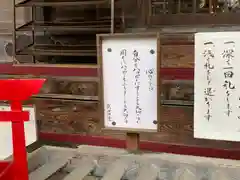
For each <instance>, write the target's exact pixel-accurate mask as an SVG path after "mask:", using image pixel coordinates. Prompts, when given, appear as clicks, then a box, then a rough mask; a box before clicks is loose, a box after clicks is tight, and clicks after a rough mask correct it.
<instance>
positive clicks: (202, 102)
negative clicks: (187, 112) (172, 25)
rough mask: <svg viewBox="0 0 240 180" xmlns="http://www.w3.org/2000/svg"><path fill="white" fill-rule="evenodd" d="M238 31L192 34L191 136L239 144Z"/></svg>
mask: <svg viewBox="0 0 240 180" xmlns="http://www.w3.org/2000/svg"><path fill="white" fill-rule="evenodd" d="M238 48H240V32H205V33H196V35H195V70H194V71H195V74H194V137H195V138H205V139H216V140H227V141H240V134H239V133H240V111H239V110H240V100H239V99H240V81H239V78H240V70H239V68H238V67H239V66H240V61H239V59H240V51H237V49H238Z"/></svg>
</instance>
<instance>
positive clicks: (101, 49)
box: [97, 33, 161, 137]
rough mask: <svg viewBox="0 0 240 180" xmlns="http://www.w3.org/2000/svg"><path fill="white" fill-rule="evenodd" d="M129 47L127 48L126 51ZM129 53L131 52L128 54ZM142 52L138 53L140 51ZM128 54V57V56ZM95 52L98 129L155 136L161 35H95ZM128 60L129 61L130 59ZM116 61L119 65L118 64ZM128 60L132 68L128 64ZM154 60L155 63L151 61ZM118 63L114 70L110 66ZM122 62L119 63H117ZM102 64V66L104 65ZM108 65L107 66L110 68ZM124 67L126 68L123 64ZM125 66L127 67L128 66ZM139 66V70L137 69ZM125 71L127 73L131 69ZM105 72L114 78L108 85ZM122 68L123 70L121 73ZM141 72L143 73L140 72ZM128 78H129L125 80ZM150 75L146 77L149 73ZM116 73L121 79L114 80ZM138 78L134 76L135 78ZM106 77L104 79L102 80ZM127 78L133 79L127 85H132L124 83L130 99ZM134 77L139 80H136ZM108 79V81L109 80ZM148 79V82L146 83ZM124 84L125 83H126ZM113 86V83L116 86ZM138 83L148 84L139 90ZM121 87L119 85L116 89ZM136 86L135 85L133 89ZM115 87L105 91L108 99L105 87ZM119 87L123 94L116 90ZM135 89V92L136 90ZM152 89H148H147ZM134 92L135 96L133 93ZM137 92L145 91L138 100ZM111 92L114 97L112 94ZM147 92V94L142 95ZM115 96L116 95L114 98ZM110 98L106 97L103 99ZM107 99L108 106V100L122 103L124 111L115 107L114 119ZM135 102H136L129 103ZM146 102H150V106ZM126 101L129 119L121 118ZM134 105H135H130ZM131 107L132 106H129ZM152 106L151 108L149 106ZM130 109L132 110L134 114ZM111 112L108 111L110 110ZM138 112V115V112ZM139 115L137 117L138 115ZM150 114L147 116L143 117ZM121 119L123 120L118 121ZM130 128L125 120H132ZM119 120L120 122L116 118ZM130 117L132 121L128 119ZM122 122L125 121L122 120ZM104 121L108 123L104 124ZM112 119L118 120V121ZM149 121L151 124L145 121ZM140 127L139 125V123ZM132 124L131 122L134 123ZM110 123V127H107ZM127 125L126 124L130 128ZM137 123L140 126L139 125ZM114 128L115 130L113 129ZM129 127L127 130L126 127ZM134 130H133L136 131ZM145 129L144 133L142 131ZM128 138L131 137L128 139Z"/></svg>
mask: <svg viewBox="0 0 240 180" xmlns="http://www.w3.org/2000/svg"><path fill="white" fill-rule="evenodd" d="M127 46H128V47H127ZM129 49H130V50H129ZM139 50H141V52H140V51H139ZM129 51H130V53H129ZM97 52H98V75H99V77H100V82H99V100H100V111H101V112H100V114H101V125H102V127H103V128H104V130H120V131H125V132H126V133H127V135H133V136H135V135H136V134H138V133H139V132H157V131H158V129H159V119H160V118H159V117H160V64H161V63H160V35H159V33H127V34H125V33H124V34H99V35H97ZM104 56H105V57H104ZM103 58H105V59H103ZM129 58H130V59H129ZM117 60H119V61H117ZM129 60H131V64H130V63H129V62H130V61H129ZM151 60H154V61H151ZM114 61H115V62H118V65H117V66H114V64H113V63H112V62H114ZM120 61H121V62H120ZM104 63H105V64H104ZM109 63H110V64H109ZM124 63H125V64H124ZM137 63H138V64H137ZM144 63H145V65H144ZM127 64H130V65H129V66H128V65H127ZM137 66H138V68H137ZM140 66H141V67H140ZM129 67H131V70H132V71H131V70H130V71H127V69H130V68H129ZM104 68H105V69H107V70H109V71H112V73H111V72H110V74H111V78H112V77H113V78H114V79H113V81H112V82H111V83H109V85H108V83H107V81H106V79H105V78H108V77H110V76H109V75H107V74H109V72H104ZM124 68H126V69H125V70H124ZM143 69H144V70H143ZM124 72H125V75H126V74H127V75H128V76H127V77H126V76H125V77H124ZM148 72H149V73H148ZM113 73H114V74H115V73H121V75H120V76H121V78H122V79H119V78H120V76H114V74H113ZM136 73H138V75H139V76H137V74H136ZM104 77H105V78H104ZM128 77H130V78H132V79H131V81H130V82H133V81H132V80H134V82H133V83H129V82H128V83H125V85H126V84H127V86H128V87H129V86H130V88H129V89H130V90H131V93H132V95H129V94H131V93H129V94H128V97H127V98H126V96H127V95H126V94H127V88H126V87H125V86H124V79H125V80H126V79H127V80H128ZM136 77H138V78H139V77H141V78H139V79H137V78H136ZM111 78H110V79H109V78H108V81H110V80H111ZM149 78H150V79H151V80H149ZM127 80H126V81H127ZM115 82H116V83H115ZM140 83H147V84H146V85H144V86H142V87H143V88H141V86H140ZM151 83H152V84H151ZM119 84H120V85H119ZM136 84H137V85H136ZM110 85H111V87H115V89H114V88H108V89H107V92H108V95H106V94H105V91H106V88H105V87H106V86H107V87H110ZM118 86H121V87H122V90H123V92H122V93H118V91H119V92H121V91H120V90H119V89H120V87H118ZM137 86H138V88H137ZM150 86H151V87H150ZM133 89H134V92H133ZM139 89H141V92H143V91H144V93H142V94H144V95H141V96H139V94H140V93H139ZM111 91H112V92H114V93H111ZM145 91H146V92H145ZM114 94H115V95H114ZM106 96H109V97H106ZM106 98H107V99H108V102H109V101H111V100H110V99H115V101H118V99H119V100H121V102H119V103H122V104H121V105H120V106H122V107H123V110H119V108H118V107H119V103H118V107H117V108H116V105H115V106H114V105H113V106H114V108H115V114H118V115H115V117H113V118H111V117H109V116H112V114H114V112H113V113H112V111H114V108H112V107H110V105H111V104H110V103H109V104H106ZM132 98H135V99H132ZM129 99H131V100H129ZM147 100H149V101H151V102H153V103H149V101H148V102H147ZM126 101H128V105H129V104H130V105H129V106H130V108H131V109H132V111H130V113H129V114H130V115H128V114H127V115H126V114H124V113H125V112H124V110H126V109H127V108H124V107H126V104H127V103H125V102H126ZM133 101H134V104H133ZM141 101H146V103H142V104H141ZM131 103H132V104H133V105H132V106H131ZM139 104H141V108H139V106H138V105H139ZM152 104H153V105H152ZM133 108H135V109H134V110H133ZM109 109H110V110H109ZM139 109H140V111H138V110H139ZM138 112H140V113H138ZM146 112H150V113H146ZM139 114H141V115H140V117H141V118H142V117H143V120H142V119H141V120H142V121H140V120H139V119H140V118H139ZM120 116H122V117H120ZM133 116H134V117H135V120H132V122H130V123H131V125H126V124H128V122H129V120H128V121H125V120H126V118H129V117H130V118H129V119H133ZM116 117H120V118H116ZM131 117H132V118H131ZM123 118H124V119H123ZM106 119H107V121H106ZM113 119H119V120H118V121H116V120H113ZM147 119H150V120H147ZM138 120H139V121H140V123H142V125H139V124H140V123H139V121H138ZM133 121H134V122H133ZM109 122H111V124H110V125H109ZM130 123H129V124H130ZM138 123H139V124H138ZM114 126H115V127H114ZM127 126H128V127H127ZM135 126H136V127H135ZM145 128H146V129H145ZM127 137H130V136H127Z"/></svg>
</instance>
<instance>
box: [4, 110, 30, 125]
mask: <svg viewBox="0 0 240 180" xmlns="http://www.w3.org/2000/svg"><path fill="white" fill-rule="evenodd" d="M28 119H29V112H28V111H23V112H12V111H0V121H4V122H8V121H13V122H14V121H15V122H16V121H27V120H28Z"/></svg>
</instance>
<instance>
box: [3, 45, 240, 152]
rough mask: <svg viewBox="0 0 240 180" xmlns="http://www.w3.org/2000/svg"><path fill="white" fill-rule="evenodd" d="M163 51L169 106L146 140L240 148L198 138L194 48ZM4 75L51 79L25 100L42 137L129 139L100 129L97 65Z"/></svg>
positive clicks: (10, 70)
mask: <svg viewBox="0 0 240 180" xmlns="http://www.w3.org/2000/svg"><path fill="white" fill-rule="evenodd" d="M161 50H162V71H161V77H162V86H163V91H162V100H163V101H162V103H163V104H164V105H162V107H161V120H160V127H161V128H160V132H159V133H144V134H141V140H143V141H150V142H155V143H157V144H158V143H161V144H169V145H181V146H189V147H197V148H214V149H216V148H217V149H225V150H238V148H239V143H232V142H221V141H212V140H200V139H194V138H193V96H194V94H193V64H194V62H193V54H194V52H193V50H194V49H193V45H182V46H181V45H166V46H163V47H162V49H161ZM0 71H1V72H2V73H3V74H4V73H7V75H6V74H5V75H3V74H2V75H1V76H0V78H32V77H34V78H35V77H42V78H46V79H47V82H46V83H45V85H44V87H43V88H42V90H41V93H40V94H39V95H38V96H37V97H33V98H32V100H31V101H29V102H26V104H28V103H31V104H35V105H36V109H37V115H36V117H37V120H38V122H39V130H40V132H41V134H42V135H43V137H45V138H46V137H48V135H50V136H49V137H52V138H53V139H54V137H55V139H58V138H57V136H59V137H63V136H62V135H64V136H65V137H69V139H68V140H67V141H71V136H72V135H75V136H79V137H87V136H98V137H109V138H115V139H122V140H123V139H125V135H124V134H123V133H121V132H111V131H108V132H107V131H102V130H101V128H100V123H99V122H100V119H99V111H98V96H97V94H98V92H97V84H98V77H97V69H96V67H95V66H81V67H71V66H70V67H69V66H68V67H62V66H61V67H56V66H53V67H49V66H47V67H44V66H39V67H38V66H37V65H34V66H27V65H17V66H15V67H12V66H9V65H2V66H0ZM69 135H70V136H69ZM60 139H61V138H60ZM63 139H64V138H63ZM73 139H74V138H73ZM73 139H72V140H73ZM80 139H81V138H80ZM58 140H59V139H58ZM65 141H66V139H65ZM113 142H114V141H113ZM80 143H81V140H80ZM89 143H91V142H89ZM186 152H187V151H186ZM196 152H197V151H196ZM192 153H193V152H192ZM204 155H205V156H206V155H209V153H206V154H204ZM215 155H217V154H213V156H215Z"/></svg>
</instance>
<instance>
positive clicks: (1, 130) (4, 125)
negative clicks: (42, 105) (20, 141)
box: [0, 106, 37, 160]
mask: <svg viewBox="0 0 240 180" xmlns="http://www.w3.org/2000/svg"><path fill="white" fill-rule="evenodd" d="M23 110H25V111H29V121H27V122H24V128H25V138H26V145H27V146H28V145H30V144H32V143H34V142H36V141H37V127H36V117H35V108H34V107H24V108H23ZM0 111H10V107H9V106H0ZM0 146H1V148H0V160H4V159H6V158H7V157H9V156H11V155H12V153H13V146H12V126H11V122H0Z"/></svg>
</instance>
